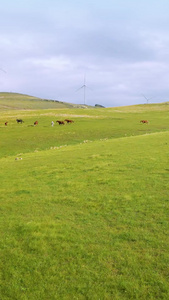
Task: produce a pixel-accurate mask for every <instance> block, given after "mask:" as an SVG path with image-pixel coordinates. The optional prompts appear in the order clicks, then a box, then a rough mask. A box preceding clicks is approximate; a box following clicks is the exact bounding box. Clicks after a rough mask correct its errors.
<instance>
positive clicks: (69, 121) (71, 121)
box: [65, 119, 74, 123]
mask: <svg viewBox="0 0 169 300" xmlns="http://www.w3.org/2000/svg"><path fill="white" fill-rule="evenodd" d="M65 122H67V123H74V121H73V120H70V119H65Z"/></svg>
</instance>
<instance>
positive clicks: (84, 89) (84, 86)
mask: <svg viewBox="0 0 169 300" xmlns="http://www.w3.org/2000/svg"><path fill="white" fill-rule="evenodd" d="M86 88H88V87H87V86H86V78H85V76H84V84H83V85H82V86H81V87H80V88H79V89H77V90H76V92H77V91H79V90H81V89H83V91H84V105H85V104H86Z"/></svg>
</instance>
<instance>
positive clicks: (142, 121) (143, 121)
mask: <svg viewBox="0 0 169 300" xmlns="http://www.w3.org/2000/svg"><path fill="white" fill-rule="evenodd" d="M140 123H147V124H148V121H147V120H141V121H140Z"/></svg>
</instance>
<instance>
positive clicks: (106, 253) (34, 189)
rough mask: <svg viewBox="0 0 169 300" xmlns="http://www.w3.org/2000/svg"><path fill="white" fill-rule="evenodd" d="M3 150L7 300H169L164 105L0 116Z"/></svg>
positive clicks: (168, 121)
mask: <svg viewBox="0 0 169 300" xmlns="http://www.w3.org/2000/svg"><path fill="white" fill-rule="evenodd" d="M66 117H70V118H71V119H73V120H74V121H75V122H74V123H73V124H69V125H68V124H66V125H64V126H59V125H57V124H56V120H57V119H59V120H60V119H62V120H64V119H65V118H66ZM16 118H22V119H23V120H24V123H23V124H17V123H16ZM141 119H148V120H149V124H141V123H140V120H141ZM35 120H38V121H39V124H38V126H36V127H34V126H33V122H34V121H35ZM52 120H53V121H54V122H55V125H54V127H51V125H50V124H51V121H52ZM6 121H8V122H9V123H8V126H5V125H4V122H6ZM0 149H1V156H0V157H1V158H0V166H1V172H0V182H1V185H0V210H1V218H0V225H1V226H0V236H1V238H0V299H2V300H9V299H11V300H13V299H16V300H20V299H21V300H27V299H31V300H32V299H33V300H34V299H37V300H40V299H43V300H55V299H91V300H93V299H94V300H95V299H96V300H99V299H101V300H102V299H107V300H108V299H115V300H120V299H133V300H134V299H143V300H144V299H151V300H154V299H169V282H168V279H169V268H168V264H169V251H168V249H169V226H168V225H169V222H168V216H169V193H168V190H169V165H168V163H169V159H168V157H169V107H168V105H167V104H159V105H142V106H132V107H121V108H106V109H85V110H84V109H71V110H70V109H48V110H45V109H44V110H43V111H42V110H20V111H16V110H7V111H2V112H1V116H0ZM16 157H18V158H22V160H21V159H18V160H16Z"/></svg>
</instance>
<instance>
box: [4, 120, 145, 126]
mask: <svg viewBox="0 0 169 300" xmlns="http://www.w3.org/2000/svg"><path fill="white" fill-rule="evenodd" d="M16 122H17V123H21V124H22V123H24V121H23V120H22V119H16ZM65 122H66V123H67V124H71V123H74V121H73V120H70V119H65V120H64V121H59V120H57V121H56V123H58V124H59V125H64V124H65ZM140 123H143V124H148V121H147V120H141V121H140ZM7 125H8V122H5V126H7ZM36 125H38V121H35V122H34V126H36Z"/></svg>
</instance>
